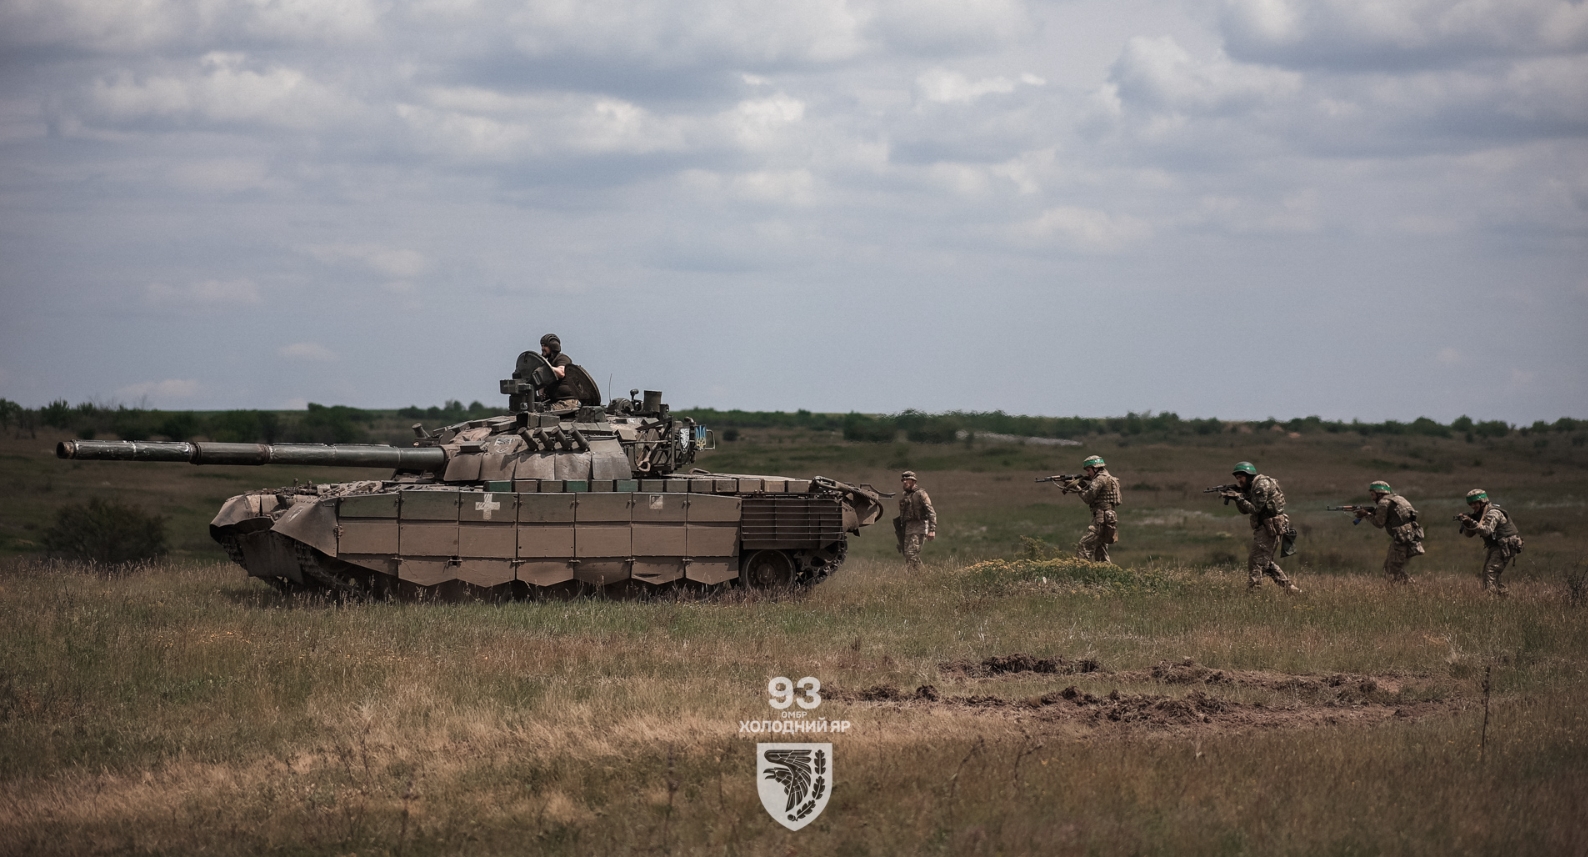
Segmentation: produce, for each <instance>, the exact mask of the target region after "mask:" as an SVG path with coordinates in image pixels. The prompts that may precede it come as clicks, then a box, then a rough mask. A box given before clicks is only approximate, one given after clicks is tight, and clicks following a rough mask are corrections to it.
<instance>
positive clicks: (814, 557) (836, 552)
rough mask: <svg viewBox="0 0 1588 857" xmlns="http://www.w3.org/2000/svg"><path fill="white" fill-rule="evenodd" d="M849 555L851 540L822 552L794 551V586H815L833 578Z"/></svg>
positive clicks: (828, 547) (830, 546)
mask: <svg viewBox="0 0 1588 857" xmlns="http://www.w3.org/2000/svg"><path fill="white" fill-rule="evenodd" d="M848 555H849V540H848V539H844V540H843V541H840V542H837V543H836V544H833V545H829V546H827V547H825V548H822V549H821V550H814V551H794V552H793V553H792V554H791V556H792V557H793V559H794V585H795V586H815V585H816V584H818V583H821V582H822V581H824V580H826V579H827V578H829V577H831V576H832V574H833V572H835V571H837V570H838V569H839V567H841V566H842V565H843V564H844V558H845V557H847V556H848Z"/></svg>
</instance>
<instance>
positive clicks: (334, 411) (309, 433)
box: [287, 402, 451, 443]
mask: <svg viewBox="0 0 1588 857" xmlns="http://www.w3.org/2000/svg"><path fill="white" fill-rule="evenodd" d="M449 404H451V403H449ZM372 419H373V417H371V416H370V414H368V413H366V412H364V411H361V410H358V409H357V408H350V407H347V406H346V405H329V406H327V405H317V404H315V403H313V402H310V403H309V407H308V409H307V410H306V411H304V413H303V417H302V419H300V420H298V422H297V424H296V425H294V426H292V427H291V428H290V429H289V430H288V432H287V439H288V440H289V441H293V442H295V443H354V442H357V441H362V440H364V439H365V438H366V437H367V432H366V431H365V429H364V425H368V424H369V423H370V422H371V420H372ZM359 423H363V424H364V425H359Z"/></svg>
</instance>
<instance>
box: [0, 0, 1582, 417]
mask: <svg viewBox="0 0 1588 857" xmlns="http://www.w3.org/2000/svg"><path fill="white" fill-rule="evenodd" d="M1585 144H1588V3H1584V2H1582V0H1578V2H1560V1H1559V0H1316V2H1300V0H1222V2H1219V0H1200V2H1171V1H1170V0H1051V2H1036V0H910V2H903V0H810V1H809V2H794V3H787V4H775V3H765V2H746V1H745V0H627V2H610V0H545V2H505V0H410V2H401V3H399V2H388V0H118V2H105V0H0V397H4V398H9V399H11V400H13V401H17V402H20V403H22V404H24V405H27V406H38V405H42V404H45V403H47V402H49V401H51V400H54V399H58V398H64V399H67V400H69V401H71V402H73V403H76V402H81V401H94V402H98V403H101V404H125V405H129V406H136V405H143V406H149V407H160V408H197V409H216V408H290V407H303V406H304V404H305V403H306V402H319V403H323V404H347V405H354V406H358V407H368V408H393V407H401V406H404V405H409V404H417V405H420V406H428V405H433V404H439V403H441V402H442V401H443V400H445V399H461V400H463V401H465V402H468V401H471V400H479V401H482V402H486V403H491V404H500V405H503V406H504V407H505V405H506V398H505V397H504V396H501V395H500V394H499V392H498V388H497V382H498V380H499V379H501V378H505V377H507V376H508V374H509V373H510V372H511V370H512V367H513V364H514V359H515V357H516V355H517V354H518V353H519V352H520V351H523V350H526V349H532V348H536V347H537V343H538V341H539V338H540V336H541V334H543V333H546V332H555V333H557V334H558V335H559V336H560V337H561V339H562V341H563V343H564V347H565V349H566V350H567V352H568V354H569V355H570V356H572V357H573V358H574V360H575V362H577V363H579V364H581V365H583V366H585V367H586V368H587V369H588V370H589V372H590V374H591V375H592V376H593V377H594V378H595V379H596V380H597V381H598V382H599V383H601V384H602V385H603V386H604V387H610V389H604V391H603V392H605V393H607V394H608V396H609V397H610V396H611V395H615V394H621V393H626V392H627V391H628V389H630V388H640V389H657V390H662V391H664V392H665V394H666V398H667V400H668V401H669V402H671V403H672V404H673V405H674V406H675V407H717V408H745V409H752V410H794V409H798V408H806V409H810V410H815V411H840V412H841V411H850V410H858V411H863V412H873V413H876V412H896V411H899V410H903V409H905V408H916V409H920V410H926V411H945V410H1000V409H1001V410H1004V411H1007V412H1010V413H1024V414H1046V415H1071V414H1081V415H1087V416H1102V415H1118V414H1123V413H1125V412H1127V411H1136V412H1142V411H1174V412H1176V413H1179V414H1180V415H1181V416H1184V417H1193V416H1194V417H1209V416H1219V417H1224V418H1227V419H1262V418H1265V417H1269V416H1274V417H1278V418H1281V419H1285V418H1289V417H1295V416H1304V415H1309V414H1318V415H1321V416H1324V417H1325V418H1331V419H1352V418H1360V419H1364V420H1372V421H1378V420H1383V419H1400V420H1409V419H1412V418H1415V417H1418V416H1424V415H1426V416H1430V417H1433V418H1436V419H1439V420H1442V421H1448V420H1450V419H1452V418H1454V417H1456V416H1459V415H1461V414H1469V415H1471V416H1473V417H1475V418H1479V419H1503V420H1507V421H1510V422H1523V423H1530V422H1532V421H1534V420H1537V419H1545V420H1553V419H1555V418H1557V417H1560V416H1574V417H1588V374H1585V372H1588V337H1585V336H1584V335H1583V330H1584V326H1585V322H1588V145H1585Z"/></svg>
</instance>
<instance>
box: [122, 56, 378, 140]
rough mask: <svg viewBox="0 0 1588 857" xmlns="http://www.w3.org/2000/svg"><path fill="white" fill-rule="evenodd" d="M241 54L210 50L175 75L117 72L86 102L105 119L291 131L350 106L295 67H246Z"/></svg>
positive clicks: (315, 124)
mask: <svg viewBox="0 0 1588 857" xmlns="http://www.w3.org/2000/svg"><path fill="white" fill-rule="evenodd" d="M252 65H253V64H252V63H251V62H250V60H249V59H248V57H247V56H246V55H244V54H241V53H223V52H215V53H209V54H206V55H204V57H202V58H201V59H200V60H199V61H198V62H197V63H196V64H194V65H192V66H190V67H188V68H186V69H184V70H183V71H182V72H181V73H178V74H154V75H142V76H140V75H137V74H133V73H131V72H128V71H125V70H122V71H118V72H116V73H115V74H113V75H111V76H109V77H106V78H101V79H100V80H97V81H95V83H94V86H93V90H92V92H91V94H90V104H91V106H92V108H93V109H94V111H95V112H96V114H97V116H96V118H99V119H103V120H106V121H130V120H139V119H166V120H181V121H201V122H212V123H222V124H232V123H241V124H259V125H267V126H278V127H282V128H290V129H296V130H305V129H310V128H316V127H319V126H321V125H322V124H323V123H326V122H330V121H335V120H338V119H341V118H344V117H345V116H346V115H347V114H348V113H349V112H350V111H353V110H355V109H356V105H354V104H353V103H352V101H351V100H350V99H348V98H347V97H345V96H344V95H343V94H341V93H340V92H338V91H336V90H335V89H333V88H331V87H328V86H326V85H324V84H321V83H319V82H318V81H315V80H314V79H313V78H311V77H310V76H309V74H308V73H306V72H304V71H302V70H300V69H295V68H287V67H283V66H274V65H266V66H264V67H260V68H254V67H252Z"/></svg>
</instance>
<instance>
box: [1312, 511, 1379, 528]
mask: <svg viewBox="0 0 1588 857" xmlns="http://www.w3.org/2000/svg"><path fill="white" fill-rule="evenodd" d="M1324 511H1325V512H1356V513H1358V514H1357V516H1356V517H1355V518H1352V519H1351V526H1353V527H1354V526H1356V525H1357V524H1360V523H1362V516H1363V515H1368V514H1372V513H1373V507H1372V506H1329V507H1328V508H1326V509H1324Z"/></svg>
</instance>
